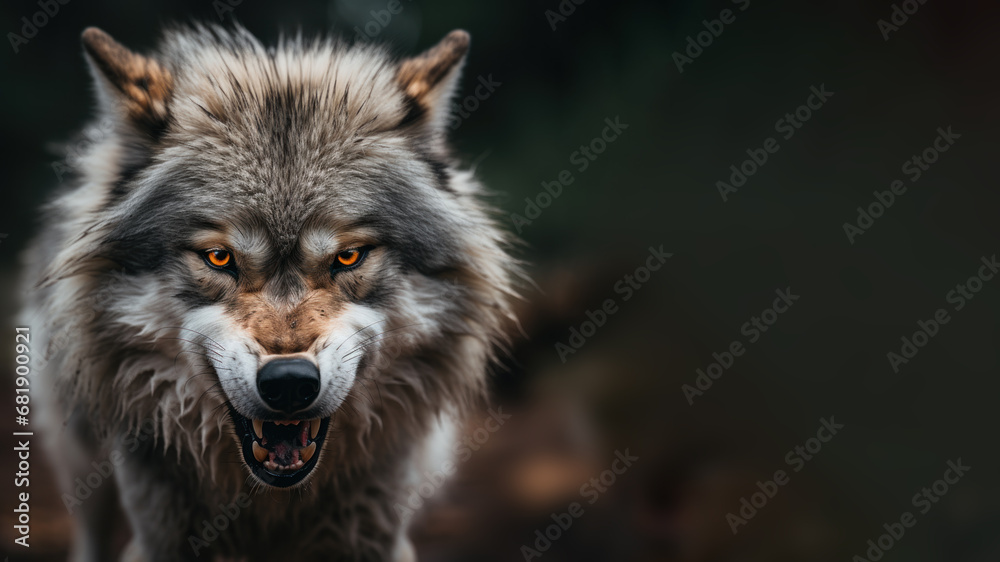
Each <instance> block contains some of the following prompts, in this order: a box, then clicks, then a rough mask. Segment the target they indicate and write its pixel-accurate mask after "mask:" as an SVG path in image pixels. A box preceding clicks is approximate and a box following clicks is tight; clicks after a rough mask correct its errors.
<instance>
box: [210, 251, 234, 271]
mask: <svg viewBox="0 0 1000 562" xmlns="http://www.w3.org/2000/svg"><path fill="white" fill-rule="evenodd" d="M206 256H207V258H208V263H210V264H212V265H214V266H215V267H226V266H227V265H229V264H230V262H232V261H233V256H232V254H230V253H229V252H227V251H226V250H211V251H209V252H208V253H207V254H206Z"/></svg>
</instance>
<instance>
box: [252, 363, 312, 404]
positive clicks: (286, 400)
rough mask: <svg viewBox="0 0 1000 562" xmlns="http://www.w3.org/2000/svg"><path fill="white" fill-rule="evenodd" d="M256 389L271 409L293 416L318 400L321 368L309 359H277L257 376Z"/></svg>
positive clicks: (265, 366)
mask: <svg viewBox="0 0 1000 562" xmlns="http://www.w3.org/2000/svg"><path fill="white" fill-rule="evenodd" d="M257 389H258V390H259V391H260V396H261V398H263V399H264V402H266V403H267V405H268V406H270V407H272V408H274V409H275V410H278V411H279V412H284V413H286V414H292V413H295V412H297V411H299V410H301V409H302V408H305V407H306V406H308V405H310V404H312V402H313V400H315V399H316V395H317V394H319V369H317V368H316V365H313V364H312V362H311V361H308V360H306V359H275V360H273V361H270V362H269V363H268V364H267V365H264V367H263V368H262V369H261V370H260V372H259V373H257Z"/></svg>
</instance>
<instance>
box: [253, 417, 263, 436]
mask: <svg viewBox="0 0 1000 562" xmlns="http://www.w3.org/2000/svg"><path fill="white" fill-rule="evenodd" d="M253 432H254V433H256V434H257V438H258V439H260V438H261V437H264V422H263V420H253Z"/></svg>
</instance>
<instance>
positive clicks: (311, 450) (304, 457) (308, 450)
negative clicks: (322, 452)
mask: <svg viewBox="0 0 1000 562" xmlns="http://www.w3.org/2000/svg"><path fill="white" fill-rule="evenodd" d="M315 454H316V443H310V444H309V446H308V447H305V448H303V449H302V450H300V451H299V460H301V461H302V463H303V464H305V463H307V462H309V459H311V458H313V455H315Z"/></svg>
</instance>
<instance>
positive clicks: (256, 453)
mask: <svg viewBox="0 0 1000 562" xmlns="http://www.w3.org/2000/svg"><path fill="white" fill-rule="evenodd" d="M253 458H255V459H257V462H264V459H266V458H267V449H265V448H264V447H261V446H260V445H258V444H257V442H256V441H254V442H253Z"/></svg>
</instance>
